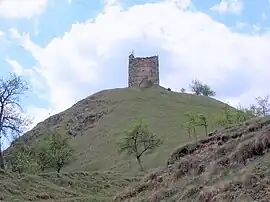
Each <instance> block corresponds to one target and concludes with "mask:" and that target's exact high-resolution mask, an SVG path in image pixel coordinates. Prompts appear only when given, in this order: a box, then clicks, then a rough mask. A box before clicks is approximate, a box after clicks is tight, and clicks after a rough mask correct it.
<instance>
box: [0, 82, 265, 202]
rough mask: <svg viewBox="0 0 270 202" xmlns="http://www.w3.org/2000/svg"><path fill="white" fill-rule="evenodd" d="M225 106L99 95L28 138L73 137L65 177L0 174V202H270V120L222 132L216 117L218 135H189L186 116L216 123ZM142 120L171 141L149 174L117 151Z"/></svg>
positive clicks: (160, 95) (142, 94)
mask: <svg viewBox="0 0 270 202" xmlns="http://www.w3.org/2000/svg"><path fill="white" fill-rule="evenodd" d="M223 107H224V103H222V102H219V101H217V100H215V99H213V98H209V97H204V96H195V95H190V94H185V93H176V92H171V91H168V90H166V89H164V88H161V87H153V88H147V89H136V88H124V89H113V90H104V91H101V92H98V93H96V94H94V95H91V96H89V97H87V98H85V99H83V100H81V101H79V102H78V103H76V104H75V105H73V106H72V107H71V108H69V109H67V110H66V111H63V112H61V113H59V114H57V115H54V116H51V117H50V118H48V119H47V120H45V121H44V122H41V123H39V124H38V125H37V126H36V127H35V128H34V129H33V130H31V131H29V132H28V133H26V134H25V135H24V136H22V138H23V139H26V140H27V142H28V143H29V144H35V143H36V142H37V141H42V138H44V137H45V136H46V134H48V132H49V131H53V130H60V131H62V132H68V133H69V135H70V143H71V145H72V146H73V147H74V148H75V156H76V161H74V162H72V163H71V164H70V165H68V166H67V167H65V168H64V170H63V172H61V173H60V174H56V173H54V172H45V173H40V174H36V175H31V174H22V175H19V174H16V173H11V172H8V171H0V187H1V188H0V201H1V200H3V201H112V199H113V197H114V200H115V201H136V202H137V201H151V202H157V201H201V202H204V201H205V202H206V201H254V200H257V201H262V202H268V201H269V200H268V199H269V197H270V196H269V192H270V179H269V176H270V164H269V163H270V162H269V159H270V149H269V148H270V132H269V131H270V118H269V117H265V118H264V119H262V118H259V119H253V120H250V121H247V122H244V123H241V124H239V125H232V126H229V127H227V128H220V129H218V130H214V129H216V128H215V127H214V125H213V123H211V119H210V128H209V130H210V131H211V130H213V131H214V132H212V133H210V134H211V136H207V137H206V135H205V132H204V130H203V128H201V129H199V128H198V131H197V132H198V135H200V139H199V142H197V143H196V142H194V140H190V139H189V137H188V133H187V130H186V129H185V128H184V126H183V123H184V122H185V116H184V114H185V113H186V112H193V113H204V114H205V115H208V116H209V117H212V115H216V114H218V113H222V111H223ZM137 118H143V120H144V122H145V123H146V124H148V125H149V129H150V130H151V131H152V132H153V133H155V134H156V135H157V136H159V137H161V138H162V139H163V140H164V143H163V144H162V145H161V147H159V148H158V149H157V150H155V152H154V153H152V154H150V155H147V156H145V157H143V158H142V163H143V165H144V168H145V171H144V172H141V171H139V166H138V165H137V163H136V161H135V159H133V158H131V157H128V156H124V155H119V154H118V152H117V142H118V141H119V140H120V139H121V138H122V136H123V133H124V131H125V130H126V129H128V128H129V126H130V125H131V124H132V123H134V121H135V120H136V119H137ZM168 157H169V158H168ZM125 187H129V188H127V189H125ZM123 190H124V191H123ZM267 200H268V201H267Z"/></svg>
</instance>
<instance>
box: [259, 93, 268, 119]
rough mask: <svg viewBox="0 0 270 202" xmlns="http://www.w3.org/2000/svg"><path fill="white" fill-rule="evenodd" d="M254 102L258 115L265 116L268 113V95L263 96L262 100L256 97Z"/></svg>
mask: <svg viewBox="0 0 270 202" xmlns="http://www.w3.org/2000/svg"><path fill="white" fill-rule="evenodd" d="M256 100H257V103H258V107H257V110H258V113H259V114H260V115H262V116H266V115H267V114H268V113H269V112H270V103H269V95H267V96H265V97H264V98H262V97H257V98H256Z"/></svg>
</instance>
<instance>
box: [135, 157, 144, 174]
mask: <svg viewBox="0 0 270 202" xmlns="http://www.w3.org/2000/svg"><path fill="white" fill-rule="evenodd" d="M136 159H137V161H138V163H139V165H140V169H141V171H143V167H142V163H141V157H140V156H137V157H136Z"/></svg>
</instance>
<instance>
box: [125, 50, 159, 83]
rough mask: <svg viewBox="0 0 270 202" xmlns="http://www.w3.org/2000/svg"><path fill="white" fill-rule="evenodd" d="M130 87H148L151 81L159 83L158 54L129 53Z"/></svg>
mask: <svg viewBox="0 0 270 202" xmlns="http://www.w3.org/2000/svg"><path fill="white" fill-rule="evenodd" d="M128 69H129V71H128V74H129V77H128V87H147V86H148V85H149V83H151V84H157V85H159V61H158V56H151V57H134V54H133V53H131V54H130V55H129V67H128Z"/></svg>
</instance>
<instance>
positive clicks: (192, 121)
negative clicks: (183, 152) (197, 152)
mask: <svg viewBox="0 0 270 202" xmlns="http://www.w3.org/2000/svg"><path fill="white" fill-rule="evenodd" d="M185 117H186V123H185V126H186V128H187V130H188V135H189V139H191V135H193V136H195V138H196V140H197V132H196V126H197V120H196V116H195V115H194V114H192V113H191V112H187V113H185Z"/></svg>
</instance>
